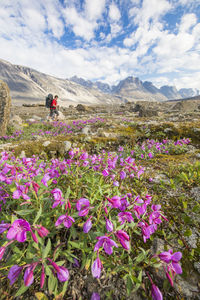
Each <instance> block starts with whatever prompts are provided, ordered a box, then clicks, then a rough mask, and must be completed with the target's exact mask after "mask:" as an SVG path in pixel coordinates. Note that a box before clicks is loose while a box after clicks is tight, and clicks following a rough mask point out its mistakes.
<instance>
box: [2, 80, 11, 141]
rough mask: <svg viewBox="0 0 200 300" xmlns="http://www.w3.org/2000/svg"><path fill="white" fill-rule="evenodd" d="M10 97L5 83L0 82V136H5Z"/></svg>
mask: <svg viewBox="0 0 200 300" xmlns="http://www.w3.org/2000/svg"><path fill="white" fill-rule="evenodd" d="M10 107H11V97H10V91H9V88H8V86H7V84H6V83H5V82H3V81H2V80H0V136H2V135H5V134H6V129H7V126H8V122H9V118H10Z"/></svg>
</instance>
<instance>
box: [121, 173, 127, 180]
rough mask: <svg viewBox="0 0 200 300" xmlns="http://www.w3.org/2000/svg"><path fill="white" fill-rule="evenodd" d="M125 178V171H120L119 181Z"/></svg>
mask: <svg viewBox="0 0 200 300" xmlns="http://www.w3.org/2000/svg"><path fill="white" fill-rule="evenodd" d="M125 178H126V172H125V171H121V172H120V179H121V180H123V179H125Z"/></svg>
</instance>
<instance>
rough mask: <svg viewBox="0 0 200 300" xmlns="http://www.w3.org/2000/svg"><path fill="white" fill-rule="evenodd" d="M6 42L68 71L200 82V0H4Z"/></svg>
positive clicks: (27, 60)
mask: <svg viewBox="0 0 200 300" xmlns="http://www.w3.org/2000/svg"><path fill="white" fill-rule="evenodd" d="M0 45H1V46H0V59H4V60H7V61H9V62H11V63H13V64H19V65H24V66H28V67H31V68H34V69H36V70H38V71H41V72H44V73H47V74H50V75H54V76H56V77H60V78H70V77H72V76H74V75H77V76H78V77H82V78H84V79H89V80H100V81H103V82H107V83H109V84H111V85H112V84H117V83H118V82H119V81H120V80H123V79H124V78H126V77H127V76H134V77H139V78H140V79H141V80H142V81H145V80H148V81H152V82H153V83H154V84H155V85H156V86H157V87H160V86H162V85H166V84H167V85H171V86H172V85H174V86H176V87H177V88H178V89H180V88H183V87H186V88H198V89H200V0H35V1H32V0H1V5H0Z"/></svg>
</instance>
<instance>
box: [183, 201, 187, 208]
mask: <svg viewBox="0 0 200 300" xmlns="http://www.w3.org/2000/svg"><path fill="white" fill-rule="evenodd" d="M183 208H184V209H187V202H186V201H183Z"/></svg>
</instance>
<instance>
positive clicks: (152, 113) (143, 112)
mask: <svg viewBox="0 0 200 300" xmlns="http://www.w3.org/2000/svg"><path fill="white" fill-rule="evenodd" d="M156 116H158V111H157V110H154V109H145V108H141V109H140V110H139V117H156Z"/></svg>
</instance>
